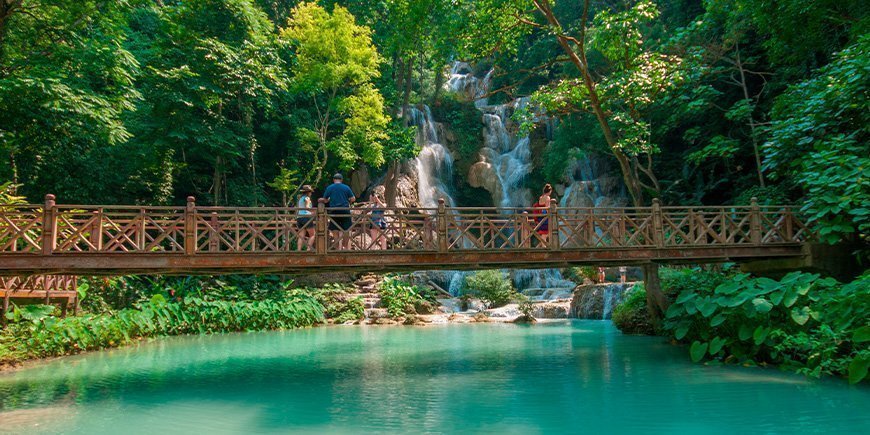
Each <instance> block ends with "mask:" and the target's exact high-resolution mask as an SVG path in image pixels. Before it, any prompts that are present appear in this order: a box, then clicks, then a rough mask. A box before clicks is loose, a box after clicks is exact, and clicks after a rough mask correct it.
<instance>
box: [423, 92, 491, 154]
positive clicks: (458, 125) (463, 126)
mask: <svg viewBox="0 0 870 435" xmlns="http://www.w3.org/2000/svg"><path fill="white" fill-rule="evenodd" d="M432 116H433V117H434V118H435V119H437V120H439V121H442V120H443V122H445V123H446V124H447V125H449V126H450V130H451V131H452V132H453V133H454V135H455V136H456V141H455V142H448V144H447V145H450V146H451V148H452V151H454V152H456V153H457V154H456V158H457V160H458V161H464V160H474V159H476V157H477V152H478V151H479V150H480V144H481V143H482V141H483V136H482V135H481V131H482V130H483V125H482V124H481V121H480V111H479V110H477V108H476V107H474V104H473V103H471V102H468V101H461V100H460V99H459V98H457V97H456V96H454V95H452V94H447V95H444V96H442V97H441V99H439V100H438V101H437V102H436V104H435V105H434V106H433V107H432Z"/></svg>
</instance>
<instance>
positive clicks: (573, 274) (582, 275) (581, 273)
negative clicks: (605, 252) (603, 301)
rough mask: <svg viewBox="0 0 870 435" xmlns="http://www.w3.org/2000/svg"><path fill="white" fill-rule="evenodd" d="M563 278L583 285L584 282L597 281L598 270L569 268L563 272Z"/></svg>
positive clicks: (583, 267)
mask: <svg viewBox="0 0 870 435" xmlns="http://www.w3.org/2000/svg"><path fill="white" fill-rule="evenodd" d="M565 278H567V279H569V280H571V281H574V282H576V283H578V284H583V282H585V281H586V280H589V281H597V280H598V269H597V268H595V267H592V266H579V267H569V268H568V269H566V270H565Z"/></svg>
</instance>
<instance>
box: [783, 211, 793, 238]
mask: <svg viewBox="0 0 870 435" xmlns="http://www.w3.org/2000/svg"><path fill="white" fill-rule="evenodd" d="M793 218H794V216H792V214H791V207H786V208H785V210H783V211H782V220H783V221H784V222H783V223H784V224H785V240H784V241H785V242H793V241H795V240H794V221H793V220H792V219H793Z"/></svg>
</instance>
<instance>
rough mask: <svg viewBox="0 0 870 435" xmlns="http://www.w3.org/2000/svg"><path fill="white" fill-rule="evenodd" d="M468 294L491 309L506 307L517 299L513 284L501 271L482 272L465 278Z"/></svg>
mask: <svg viewBox="0 0 870 435" xmlns="http://www.w3.org/2000/svg"><path fill="white" fill-rule="evenodd" d="M465 285H466V287H467V288H468V290H467V292H468V293H469V294H472V295H474V296H476V297H478V298H480V300H482V301H483V302H484V303H486V306H487V307H489V308H497V307H501V306H504V305H506V304H507V303H509V302H510V301H512V300H514V299H515V298H516V295H517V292H516V290H514V285H513V282H511V280H510V278H509V277H508V276H507V274H506V273H504V272H502V271H500V270H481V271H478V272H475V273H473V274H471V275H469V276H467V277H465Z"/></svg>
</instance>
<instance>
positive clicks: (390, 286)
mask: <svg viewBox="0 0 870 435" xmlns="http://www.w3.org/2000/svg"><path fill="white" fill-rule="evenodd" d="M379 292H380V294H381V303H382V304H383V305H384V306H385V307H386V308H387V313H388V314H389V315H390V317H404V316H407V315H408V314H415V313H421V312H426V311H430V310H431V307H432V306H434V305H435V304H437V302H438V301H437V299H436V297H435V294H434V293H433V292H431V291H429V289H426V288H424V287H420V286H417V285H412V284H410V283H408V282H407V281H403V280H402V279H400V278H398V277H395V276H387V277H385V278H384V280H383V281H382V282H381V286H380V289H379Z"/></svg>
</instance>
